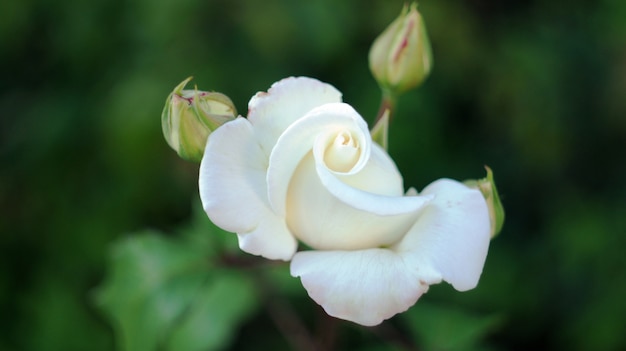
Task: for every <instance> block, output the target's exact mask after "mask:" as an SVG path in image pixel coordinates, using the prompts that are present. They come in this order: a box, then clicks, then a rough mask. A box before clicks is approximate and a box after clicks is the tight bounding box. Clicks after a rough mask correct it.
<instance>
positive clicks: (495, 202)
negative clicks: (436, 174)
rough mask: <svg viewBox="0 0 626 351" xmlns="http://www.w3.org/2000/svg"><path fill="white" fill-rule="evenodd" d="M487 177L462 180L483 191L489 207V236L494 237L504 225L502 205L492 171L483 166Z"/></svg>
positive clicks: (469, 185)
mask: <svg viewBox="0 0 626 351" xmlns="http://www.w3.org/2000/svg"><path fill="white" fill-rule="evenodd" d="M485 169H486V170H487V177H486V178H483V179H478V180H466V181H465V182H463V183H464V184H465V185H467V186H468V187H470V188H474V189H478V190H480V192H482V193H483V196H484V197H485V200H486V201H487V207H488V208H489V217H490V219H491V237H492V238H493V237H495V236H496V235H497V234H498V233H500V230H502V226H503V225H504V207H502V203H501V202H500V196H499V195H498V189H496V182H495V181H494V180H493V172H492V171H491V168H489V167H487V166H485Z"/></svg>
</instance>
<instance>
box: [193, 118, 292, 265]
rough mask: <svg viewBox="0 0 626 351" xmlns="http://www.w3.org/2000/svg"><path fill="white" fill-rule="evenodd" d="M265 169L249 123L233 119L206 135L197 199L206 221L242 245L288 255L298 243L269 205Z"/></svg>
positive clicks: (277, 255) (279, 256)
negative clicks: (199, 200)
mask: <svg viewBox="0 0 626 351" xmlns="http://www.w3.org/2000/svg"><path fill="white" fill-rule="evenodd" d="M266 171H267V157H266V156H265V154H264V152H263V151H262V150H261V147H260V146H259V144H258V143H257V142H256V140H255V138H254V132H253V128H252V125H251V124H250V122H248V121H247V120H246V119H244V118H237V119H236V120H234V121H232V122H228V123H226V124H224V125H222V126H221V127H220V128H218V129H217V130H216V131H215V132H213V133H212V134H211V136H210V137H209V140H208V143H207V146H206V149H205V153H204V157H203V158H202V162H201V164H200V177H199V178H200V179H199V188H200V199H201V200H202V205H203V207H204V210H205V211H206V213H207V215H208V216H209V218H210V219H211V221H213V222H214V223H215V224H216V225H218V226H219V227H221V228H222V229H224V230H227V231H231V232H237V233H238V234H239V238H240V240H239V244H240V247H241V249H242V250H244V251H246V252H249V253H252V254H256V255H261V256H264V257H267V258H270V259H283V260H288V259H290V258H291V256H292V255H293V254H294V252H295V250H296V246H297V242H296V240H295V238H294V237H293V236H292V235H291V233H290V232H289V230H288V229H287V228H286V227H285V225H284V219H282V218H279V217H277V216H276V215H275V214H274V213H273V212H272V211H271V209H270V207H269V203H268V201H267V190H266V189H267V185H266V183H265V175H266ZM281 222H282V223H283V224H282V225H280V223H281ZM269 243H271V245H269Z"/></svg>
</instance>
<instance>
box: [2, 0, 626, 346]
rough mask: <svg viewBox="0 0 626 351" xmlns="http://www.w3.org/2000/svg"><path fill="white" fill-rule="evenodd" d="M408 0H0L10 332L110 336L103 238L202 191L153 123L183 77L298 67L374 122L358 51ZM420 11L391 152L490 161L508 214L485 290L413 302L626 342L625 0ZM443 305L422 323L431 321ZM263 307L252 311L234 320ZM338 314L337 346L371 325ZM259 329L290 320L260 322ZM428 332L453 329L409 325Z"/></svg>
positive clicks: (515, 339) (460, 163) (276, 75)
mask: <svg viewBox="0 0 626 351" xmlns="http://www.w3.org/2000/svg"><path fill="white" fill-rule="evenodd" d="M402 5H403V1H387V0H375V1H368V2H363V1H361V0H345V1H335V0H320V1H316V2H293V1H289V0H267V1H227V0H202V1H201V0H179V1H174V0H131V1H121V0H92V1H78V0H64V1H52V0H23V1H3V2H2V3H1V4H0V71H1V72H2V76H1V79H0V234H1V235H0V350H64V351H67V350H95V351H97V350H112V349H114V347H115V345H116V341H115V340H116V336H115V335H114V332H113V328H112V327H111V323H110V320H109V319H108V318H106V316H105V314H103V313H102V311H101V309H99V308H98V307H97V306H96V304H95V303H94V298H93V295H94V294H93V291H94V288H95V287H96V286H98V285H99V284H100V283H101V282H102V281H103V279H104V277H105V275H106V262H107V256H108V255H109V248H110V245H111V243H112V242H114V241H115V240H118V239H120V238H122V237H125V236H129V235H131V234H129V233H132V232H134V231H137V230H142V229H145V228H152V229H156V230H160V231H162V232H164V233H166V234H167V233H173V232H175V231H176V228H178V227H180V226H183V225H184V224H185V223H188V222H189V221H190V220H191V217H192V213H193V212H194V208H195V207H197V197H198V195H197V169H198V166H197V165H195V164H191V163H188V162H185V161H183V160H181V159H179V158H178V157H177V156H176V154H175V153H174V152H173V151H171V150H170V149H169V148H168V146H167V145H166V143H165V141H164V139H163V137H162V135H161V126H160V114H161V109H162V108H163V104H164V101H165V98H166V96H167V95H168V94H169V92H170V91H171V90H172V89H173V87H174V86H176V85H177V84H178V83H179V82H180V81H182V80H183V79H184V78H186V77H188V76H190V75H193V76H194V77H195V80H194V82H195V83H196V84H198V86H199V88H200V89H203V90H217V91H220V92H223V93H225V94H227V95H229V96H230V97H231V98H232V99H233V101H234V102H235V104H236V106H237V108H238V110H239V111H240V112H241V113H245V111H246V109H247V107H246V104H247V101H248V99H249V98H250V97H251V96H252V95H253V94H254V93H255V92H257V91H260V90H266V89H267V88H268V87H269V86H270V85H271V83H272V82H274V81H277V80H279V79H281V78H283V77H287V76H291V75H306V76H311V77H316V78H318V79H320V80H323V81H326V82H329V83H331V84H333V85H334V86H336V87H337V88H338V89H339V90H341V91H342V92H343V93H344V101H346V102H348V103H350V104H352V105H353V106H355V107H356V108H357V110H358V111H360V112H361V113H362V115H363V116H364V117H365V118H366V119H367V120H368V121H370V122H371V121H372V120H373V118H374V115H375V113H376V111H377V108H378V102H379V91H378V87H377V85H376V83H375V81H374V80H373V79H372V78H371V75H370V74H369V71H368V67H367V53H368V49H369V46H370V44H371V42H372V41H373V39H374V38H375V37H376V36H377V35H378V33H380V32H381V31H382V30H383V29H384V28H385V27H386V25H387V24H388V23H389V22H390V21H391V20H392V19H394V18H395V17H396V16H397V14H398V13H399V12H400V9H401V7H402ZM419 9H420V10H421V12H422V14H423V16H424V18H425V20H426V24H427V28H428V31H429V35H430V38H431V42H432V45H433V53H434V58H435V65H434V70H433V72H432V74H431V76H430V77H429V79H428V80H427V81H426V83H425V84H424V85H423V86H422V87H421V88H420V89H419V90H417V91H412V92H410V93H407V94H406V95H404V96H403V97H402V98H401V99H400V103H399V110H398V113H397V115H396V116H395V117H394V121H393V124H392V126H391V131H390V150H389V151H390V154H391V155H392V157H394V159H395V160H396V163H397V164H398V167H399V169H400V170H401V172H402V173H403V175H404V176H405V184H406V185H407V186H415V187H417V188H418V189H419V188H421V187H423V186H425V185H426V184H428V183H429V182H431V181H432V180H434V179H437V178H441V177H450V178H455V179H468V178H479V177H483V176H484V169H483V165H489V166H490V167H491V168H492V169H493V170H494V173H495V177H496V181H497V183H498V187H499V190H500V194H501V197H502V201H503V203H504V206H505V209H506V211H507V218H506V223H505V226H504V230H503V231H502V233H501V234H500V236H498V237H497V238H496V239H494V240H493V241H492V244H491V247H490V253H489V256H488V259H487V263H486V265H485V269H484V272H483V276H482V279H481V282H480V284H479V286H478V288H477V289H475V290H473V291H471V292H467V293H462V294H461V293H457V292H455V291H454V290H453V289H452V288H451V287H450V286H447V285H446V284H442V285H440V286H436V287H432V288H431V291H430V292H429V293H428V294H427V295H425V296H424V297H423V298H422V300H421V301H420V303H418V305H417V306H416V307H415V308H419V305H420V304H421V303H422V302H424V303H425V304H430V303H439V304H442V305H445V306H447V307H446V308H454V309H455V311H457V310H460V311H463V313H466V314H467V313H469V314H470V315H475V316H489V317H490V318H491V317H493V318H495V319H494V320H495V322H493V323H491V322H489V323H490V324H489V325H490V327H489V330H488V331H487V332H485V333H482V334H481V340H480V346H479V347H478V349H484V350H529V349H551V350H619V349H622V350H623V349H626V332H625V331H626V302H625V296H626V255H625V254H624V249H625V248H626V219H625V218H626V201H625V200H626V185H625V184H626V182H624V177H625V176H626V156H625V154H626V2H624V1H620V0H600V1H584V0H576V1H539V0H527V1H522V0H516V1H496V0H464V1H434V0H423V1H422V2H421V3H420V4H419ZM168 235H169V234H168ZM299 301H300V300H297V301H295V302H299ZM302 301H304V302H302V303H306V302H307V301H308V300H307V299H303V300H302ZM295 302H294V303H295ZM309 303H310V302H309ZM298 306H299V305H297V304H296V307H297V308H300V307H298ZM307 308H310V306H309V307H302V309H304V310H306V309H307ZM446 316H447V315H445V314H444V315H442V316H441V317H442V320H441V321H439V324H438V325H439V326H441V325H443V326H444V327H437V326H433V327H432V328H433V333H439V334H441V335H439V334H438V335H439V336H437V337H440V338H443V339H446V338H449V337H452V336H450V335H446V333H445V330H446V329H445V326H446V325H447V324H446V320H447V319H446V318H447V317H446ZM494 316H495V317H494ZM414 317H415V319H416V320H417V322H416V323H419V314H415V316H414ZM262 320H263V312H258V313H256V314H253V315H252V316H251V317H250V318H249V319H248V320H245V321H244V322H243V325H242V327H241V328H242V329H239V330H238V331H236V333H235V336H234V340H242V339H245V338H247V337H248V334H246V333H253V330H254V326H255V325H256V324H258V323H261V322H260V321H262ZM450 320H454V319H453V318H451V319H450ZM255 323H256V324H255ZM394 323H395V319H394V320H392V322H391V325H393V324H394ZM450 323H452V322H450ZM345 328H348V329H349V330H352V332H350V333H348V334H345V335H344V334H342V335H341V336H340V337H339V338H338V340H337V341H336V343H337V348H338V349H350V348H356V347H357V346H358V347H366V346H368V345H369V346H368V347H370V346H371V345H376V343H377V342H378V343H379V342H380V340H378V339H376V340H378V341H376V340H374V341H372V340H373V339H371V338H370V337H368V336H367V335H368V330H367V329H355V328H357V327H353V326H347V327H345ZM350 328H352V329H350ZM437 328H438V329H437ZM442 328H443V329H442ZM264 330H265V329H264ZM450 330H452V332H454V328H451V329H450ZM264 337H265V338H267V340H268V344H272V345H276V342H277V341H276V340H281V338H282V337H283V336H281V333H280V331H279V330H277V329H272V328H271V327H269V328H267V332H266V333H265V334H264ZM426 338H428V337H426ZM435 339H436V338H435ZM255 340H256V341H255V343H256V344H255V349H259V350H262V349H271V348H269V347H268V348H264V347H263V343H262V341H263V338H259V339H255ZM257 341H258V342H257ZM370 341H371V343H370ZM417 344H418V346H420V342H419V340H418V342H417ZM242 345H245V343H244V344H242V343H241V342H240V341H239V342H233V344H231V346H227V347H226V349H229V348H230V349H245V346H242ZM278 345H280V344H278ZM424 345H426V346H424ZM428 345H430V346H428ZM433 345H434V346H433ZM371 347H373V346H371ZM430 348H437V349H447V348H446V346H444V345H443V344H441V345H440V346H437V344H436V342H435V344H432V343H431V344H428V343H426V344H424V343H422V344H421V349H430ZM363 349H364V348H363ZM370 349H372V350H373V349H374V348H370Z"/></svg>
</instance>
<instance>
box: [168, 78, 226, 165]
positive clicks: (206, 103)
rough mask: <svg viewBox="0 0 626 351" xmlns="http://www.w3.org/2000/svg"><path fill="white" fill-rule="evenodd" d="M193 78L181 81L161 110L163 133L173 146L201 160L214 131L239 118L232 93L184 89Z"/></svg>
mask: <svg viewBox="0 0 626 351" xmlns="http://www.w3.org/2000/svg"><path fill="white" fill-rule="evenodd" d="M191 79H192V77H189V78H187V79H185V80H184V81H183V82H182V83H180V84H178V86H176V88H174V91H172V93H171V94H170V95H169V96H168V97H167V100H166V101H165V108H163V113H162V114H161V125H162V127H163V135H164V136H165V140H166V141H167V143H168V144H169V146H170V147H171V148H172V149H174V151H176V152H177V153H178V155H179V156H180V157H182V158H184V159H185V160H188V161H194V162H199V161H200V160H201V159H202V155H203V154H204V147H205V146H206V142H207V139H208V137H209V135H210V134H211V132H213V131H214V130H215V129H217V128H218V127H219V126H221V125H222V124H224V123H226V122H228V121H231V120H233V119H235V116H236V115H237V112H236V110H235V105H233V102H232V101H231V100H230V99H229V98H228V96H226V95H224V94H221V93H216V92H206V91H198V89H197V87H196V88H195V89H194V90H183V89H184V88H185V85H187V83H188V82H189V81H190V80H191Z"/></svg>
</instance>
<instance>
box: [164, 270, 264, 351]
mask: <svg viewBox="0 0 626 351" xmlns="http://www.w3.org/2000/svg"><path fill="white" fill-rule="evenodd" d="M220 273H221V274H220V275H219V276H218V277H215V278H219V279H214V280H215V281H214V282H212V284H206V285H204V286H203V287H202V289H200V291H199V293H198V296H197V298H196V300H195V301H194V302H193V308H192V309H191V310H190V311H189V313H188V314H187V315H186V316H185V319H184V320H182V321H181V322H180V323H179V324H178V325H177V326H176V327H175V328H174V330H173V332H172V335H171V337H170V342H169V347H168V349H169V350H181V351H195V350H197V351H203V350H215V349H221V348H223V347H224V346H225V345H226V344H227V342H228V341H230V340H231V338H232V337H233V334H234V333H233V331H234V326H237V325H238V322H239V321H240V320H241V319H242V318H243V317H245V316H246V315H248V313H249V311H250V310H251V309H252V308H253V307H254V306H255V295H254V293H253V292H254V286H253V285H252V284H251V282H250V281H249V280H246V279H244V278H245V277H243V276H241V275H240V274H236V273H235V272H229V271H222V272H220Z"/></svg>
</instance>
